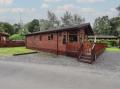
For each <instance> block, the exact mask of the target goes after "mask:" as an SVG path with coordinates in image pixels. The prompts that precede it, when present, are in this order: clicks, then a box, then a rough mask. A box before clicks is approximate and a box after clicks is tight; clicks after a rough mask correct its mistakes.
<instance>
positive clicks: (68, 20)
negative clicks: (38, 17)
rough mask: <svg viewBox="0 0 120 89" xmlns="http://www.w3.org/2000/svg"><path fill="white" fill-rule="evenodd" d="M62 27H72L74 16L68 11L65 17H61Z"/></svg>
mask: <svg viewBox="0 0 120 89" xmlns="http://www.w3.org/2000/svg"><path fill="white" fill-rule="evenodd" d="M61 20H62V25H63V26H70V25H72V14H71V13H70V12H68V11H66V12H65V13H64V16H63V17H61Z"/></svg>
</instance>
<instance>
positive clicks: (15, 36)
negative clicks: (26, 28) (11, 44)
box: [9, 34, 25, 40]
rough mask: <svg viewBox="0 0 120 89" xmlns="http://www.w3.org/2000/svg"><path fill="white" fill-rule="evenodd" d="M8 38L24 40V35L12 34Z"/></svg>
mask: <svg viewBox="0 0 120 89" xmlns="http://www.w3.org/2000/svg"><path fill="white" fill-rule="evenodd" d="M9 39H10V40H24V39H25V36H23V35H21V34H14V35H12V36H10V37H9Z"/></svg>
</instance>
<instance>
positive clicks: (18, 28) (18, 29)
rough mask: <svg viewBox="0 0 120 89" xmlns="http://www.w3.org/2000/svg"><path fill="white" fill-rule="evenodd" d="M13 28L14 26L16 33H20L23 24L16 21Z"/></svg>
mask: <svg viewBox="0 0 120 89" xmlns="http://www.w3.org/2000/svg"><path fill="white" fill-rule="evenodd" d="M13 28H14V34H18V33H19V32H20V29H21V26H20V24H17V23H15V24H14V25H13Z"/></svg>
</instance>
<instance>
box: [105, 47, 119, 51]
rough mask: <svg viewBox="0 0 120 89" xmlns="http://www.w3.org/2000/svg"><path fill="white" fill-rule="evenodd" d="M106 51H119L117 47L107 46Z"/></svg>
mask: <svg viewBox="0 0 120 89" xmlns="http://www.w3.org/2000/svg"><path fill="white" fill-rule="evenodd" d="M106 50H107V51H108V52H120V49H119V48H114V47H113V48H107V49H106Z"/></svg>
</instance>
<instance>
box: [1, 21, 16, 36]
mask: <svg viewBox="0 0 120 89" xmlns="http://www.w3.org/2000/svg"><path fill="white" fill-rule="evenodd" d="M0 32H6V33H9V34H10V35H12V34H14V28H13V26H12V25H11V24H9V23H6V22H0Z"/></svg>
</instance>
